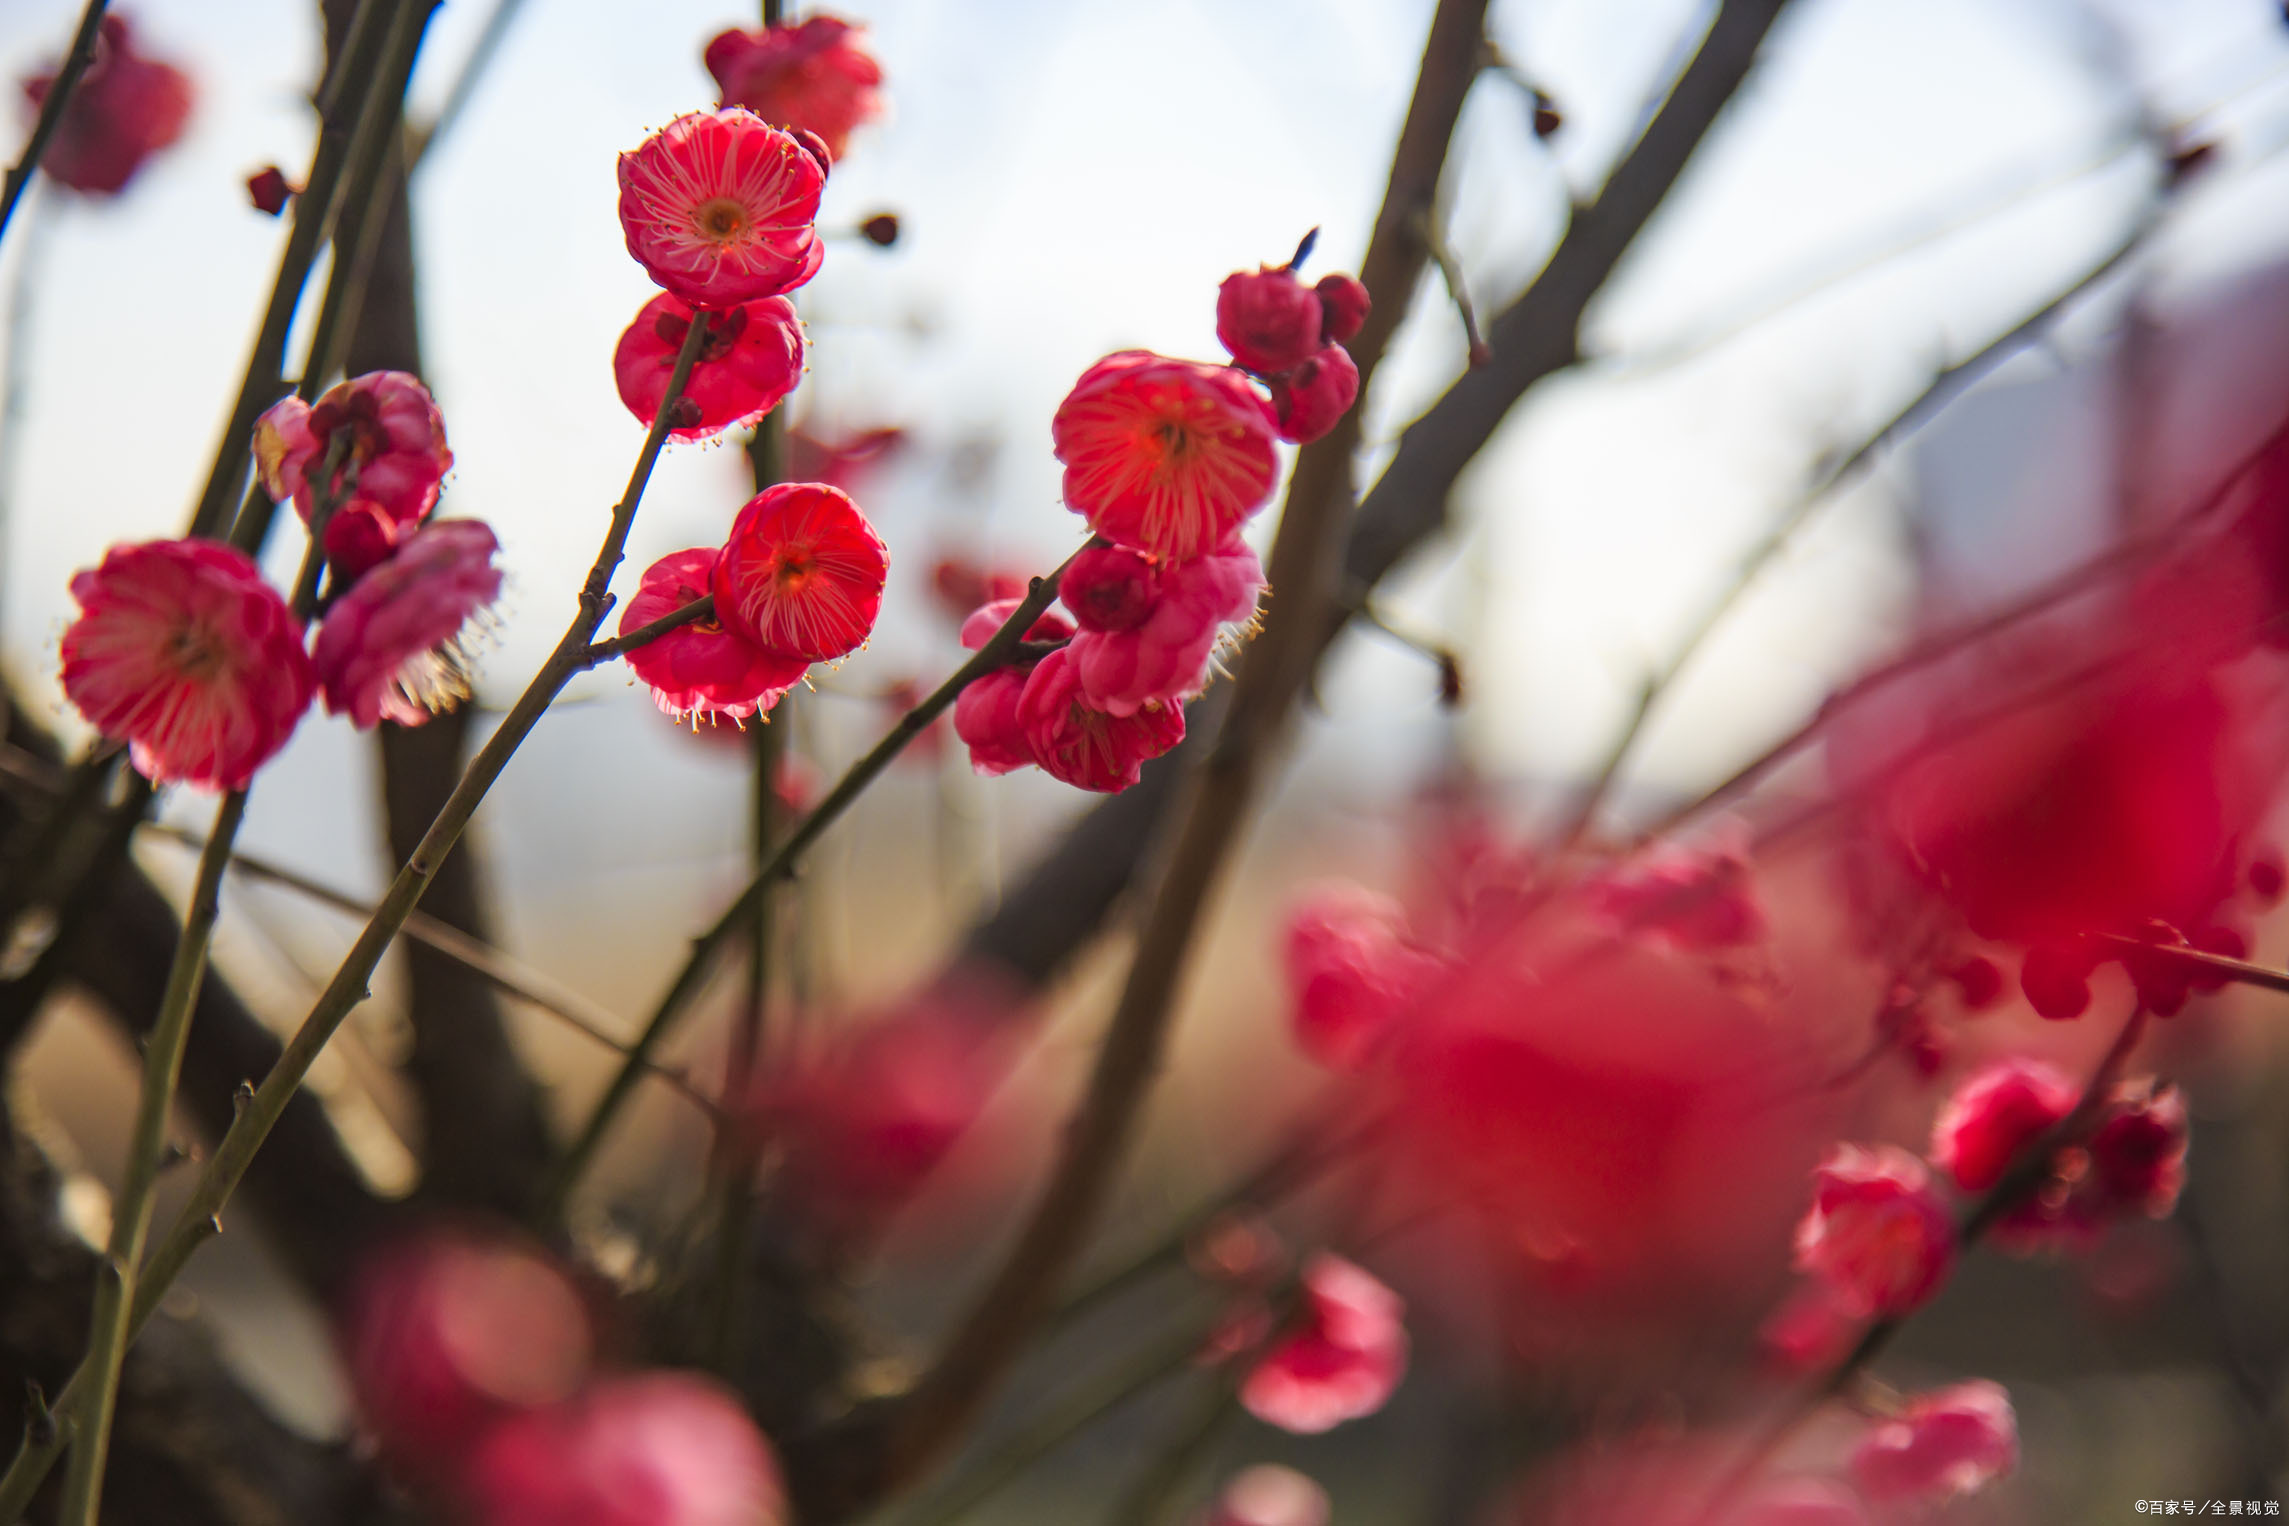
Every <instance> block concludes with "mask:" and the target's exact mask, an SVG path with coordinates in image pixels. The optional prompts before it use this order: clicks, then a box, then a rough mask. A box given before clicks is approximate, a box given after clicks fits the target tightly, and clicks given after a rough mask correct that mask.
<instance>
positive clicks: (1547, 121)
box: [1534, 88, 1566, 138]
mask: <svg viewBox="0 0 2289 1526" xmlns="http://www.w3.org/2000/svg"><path fill="white" fill-rule="evenodd" d="M1565 125H1566V119H1565V117H1564V115H1563V114H1562V113H1560V112H1559V110H1558V103H1557V102H1556V101H1553V100H1551V99H1550V97H1549V96H1548V95H1546V94H1544V93H1543V92H1542V90H1541V89H1539V88H1537V89H1536V90H1535V91H1534V136H1535V137H1537V138H1547V137H1548V136H1550V134H1552V133H1554V132H1556V131H1557V130H1558V129H1559V128H1561V127H1563V126H1565Z"/></svg>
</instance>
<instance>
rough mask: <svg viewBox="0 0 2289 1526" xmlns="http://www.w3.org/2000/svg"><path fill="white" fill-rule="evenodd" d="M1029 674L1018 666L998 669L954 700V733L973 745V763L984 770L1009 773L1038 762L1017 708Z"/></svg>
mask: <svg viewBox="0 0 2289 1526" xmlns="http://www.w3.org/2000/svg"><path fill="white" fill-rule="evenodd" d="M1025 676H1026V675H1025V673H1023V672H1020V671H1018V670H1017V669H1015V668H1000V669H997V670H996V671H994V672H991V673H988V674H986V675H985V677H983V678H980V679H979V680H977V681H976V682H975V683H973V684H971V685H970V686H969V687H968V688H966V689H964V690H963V691H962V692H961V696H960V697H959V698H957V699H956V700H955V701H954V735H956V736H958V737H960V738H961V739H962V742H963V745H965V746H966V747H968V748H969V749H970V767H972V768H973V769H975V770H977V771H978V772H979V773H981V774H1006V773H1009V772H1010V771H1011V770H1013V769H1019V768H1030V767H1032V766H1033V764H1034V762H1035V759H1034V756H1033V743H1032V742H1030V741H1028V740H1027V739H1026V732H1025V723H1024V722H1023V721H1022V720H1020V719H1019V718H1018V711H1017V703H1018V700H1019V699H1020V698H1021V697H1023V695H1024V693H1025Z"/></svg>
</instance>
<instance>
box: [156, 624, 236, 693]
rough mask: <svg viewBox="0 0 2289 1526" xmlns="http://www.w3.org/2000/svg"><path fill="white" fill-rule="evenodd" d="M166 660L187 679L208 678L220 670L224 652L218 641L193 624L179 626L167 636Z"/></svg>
mask: <svg viewBox="0 0 2289 1526" xmlns="http://www.w3.org/2000/svg"><path fill="white" fill-rule="evenodd" d="M167 661H168V662H169V663H170V664H172V665H173V667H174V669H175V671H176V672H177V673H179V674H181V675H182V676H183V677H185V678H189V679H202V680H203V679H209V678H213V677H214V676H215V675H216V674H217V673H219V672H221V671H222V668H223V661H224V653H223V650H222V647H221V645H220V644H219V643H217V642H214V641H211V640H209V639H208V637H207V632H206V631H204V630H202V629H200V628H199V627H198V626H195V625H185V626H181V627H179V628H178V629H177V630H175V632H174V633H173V634H171V635H170V636H169V637H168V638H167Z"/></svg>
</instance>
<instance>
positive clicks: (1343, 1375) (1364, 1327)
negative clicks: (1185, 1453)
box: [1240, 1252, 1407, 1436]
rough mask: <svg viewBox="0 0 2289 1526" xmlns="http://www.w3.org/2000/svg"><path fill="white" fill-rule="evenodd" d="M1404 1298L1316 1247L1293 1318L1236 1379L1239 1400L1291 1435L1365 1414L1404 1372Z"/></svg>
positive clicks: (1314, 1431)
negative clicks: (1255, 1360)
mask: <svg viewBox="0 0 2289 1526" xmlns="http://www.w3.org/2000/svg"><path fill="white" fill-rule="evenodd" d="M1405 1314H1406V1305H1405V1304H1403V1303H1401V1302H1400V1300H1399V1295H1398V1294H1396V1293H1394V1292H1392V1291H1391V1290H1390V1289H1389V1288H1387V1287H1385V1286H1384V1285H1383V1284H1382V1283H1380V1282H1378V1281H1377V1280H1376V1279H1375V1278H1374V1277H1372V1276H1370V1275H1369V1274H1368V1273H1367V1272H1366V1271H1364V1270H1363V1269H1361V1268H1360V1267H1357V1266H1354V1265H1353V1264H1352V1263H1351V1262H1349V1261H1346V1260H1344V1259H1343V1258H1342V1257H1340V1256H1331V1255H1328V1254H1326V1253H1325V1252H1322V1253H1320V1254H1318V1255H1315V1256H1313V1257H1312V1258H1311V1260H1310V1262H1308V1263H1307V1264H1306V1265H1305V1267H1304V1272H1303V1307H1302V1309H1301V1310H1300V1311H1299V1312H1298V1313H1297V1315H1296V1317H1295V1321H1294V1323H1293V1325H1292V1326H1291V1327H1290V1328H1289V1330H1288V1331H1287V1333H1286V1334H1284V1335H1282V1336H1281V1337H1279V1339H1278V1340H1277V1341H1276V1343H1275V1344H1274V1345H1273V1346H1272V1348H1271V1350H1269V1351H1267V1352H1265V1353H1264V1355H1263V1357H1262V1359H1261V1360H1259V1361H1258V1362H1257V1363H1256V1365H1255V1366H1254V1368H1252V1369H1251V1370H1250V1371H1249V1373H1248V1375H1247V1377H1246V1378H1244V1379H1242V1380H1241V1383H1240V1403H1241V1404H1242V1405H1243V1406H1244V1407H1245V1408H1246V1409H1247V1411H1248V1413H1249V1414H1251V1415H1254V1416H1255V1417H1256V1418H1257V1419H1259V1420H1261V1421H1263V1422H1264V1423H1265V1424H1267V1425H1276V1426H1278V1427H1279V1428H1280V1429H1281V1430H1284V1431H1294V1432H1296V1433H1297V1434H1299V1435H1307V1436H1308V1435H1314V1434H1317V1433H1318V1432H1320V1431H1325V1430H1332V1429H1333V1428H1334V1427H1336V1426H1338V1425H1341V1424H1342V1423H1343V1422H1344V1421H1346V1420H1357V1419H1359V1418H1360V1417H1361V1416H1364V1415H1372V1414H1374V1413H1375V1411H1377V1410H1379V1409H1381V1408H1382V1407H1383V1406H1384V1404H1385V1403H1386V1402H1388V1401H1389V1399H1390V1397H1391V1395H1392V1394H1393V1393H1394V1392H1395V1391H1396V1390H1397V1389H1398V1387H1399V1380H1400V1379H1401V1378H1403V1377H1404V1376H1406V1372H1407V1327H1406V1324H1405V1322H1404V1317H1405Z"/></svg>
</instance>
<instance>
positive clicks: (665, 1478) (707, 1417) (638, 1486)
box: [467, 1372, 787, 1526]
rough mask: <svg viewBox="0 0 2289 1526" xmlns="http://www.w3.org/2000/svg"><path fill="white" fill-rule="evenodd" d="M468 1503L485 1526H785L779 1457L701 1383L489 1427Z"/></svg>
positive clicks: (643, 1384)
mask: <svg viewBox="0 0 2289 1526" xmlns="http://www.w3.org/2000/svg"><path fill="white" fill-rule="evenodd" d="M467 1492H468V1495H469V1498H470V1501H471V1503H472V1504H473V1505H474V1506H475V1507H476V1513H477V1517H478V1518H479V1519H481V1520H482V1521H483V1522H484V1523H485V1526H783V1523H784V1522H785V1521H786V1519H787V1503H786V1491H785V1486H784V1485H783V1484H782V1483H781V1481H780V1475H779V1463H778V1458H777V1457H776V1456H775V1455H774V1454H773V1452H772V1450H771V1444H770V1443H769V1442H768V1441H766V1440H764V1439H763V1433H762V1432H760V1431H758V1430H757V1429H756V1428H755V1422H754V1421H752V1420H750V1419H749V1418H748V1417H747V1411H746V1409H745V1408H744V1407H742V1406H741V1404H740V1402H739V1399H738V1397H737V1396H736V1395H734V1394H732V1393H731V1392H730V1391H729V1390H728V1389H725V1388H724V1387H722V1386H721V1385H720V1384H718V1383H717V1382H715V1380H713V1379H712V1378H703V1377H701V1376H699V1375H698V1374H696V1373H685V1372H650V1373H643V1374H639V1375H637V1376H635V1377H626V1378H614V1379H611V1380H610V1381H607V1382H603V1383H599V1384H597V1385H596V1386H595V1387H593V1388H591V1389H589V1390H588V1391H587V1393H585V1394H583V1395H582V1396H581V1397H580V1398H578V1399H576V1400H574V1401H572V1402H570V1403H568V1404H563V1405H559V1406H557V1407H556V1408H554V1409H546V1410H538V1411H535V1412H533V1413H530V1414H525V1415H519V1416H516V1417H514V1418H512V1419H510V1420H507V1421H505V1422H503V1423H502V1424H500V1425H498V1426H496V1427H494V1428H493V1430H492V1431H491V1432H490V1433H489V1434H488V1435H487V1436H486V1437H485V1439H484V1442H483V1445H482V1446H481V1447H479V1449H478V1451H477V1453H476V1455H475V1456H474V1458H473V1459H472V1460H471V1463H470V1468H469V1488H468V1491H467Z"/></svg>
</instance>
